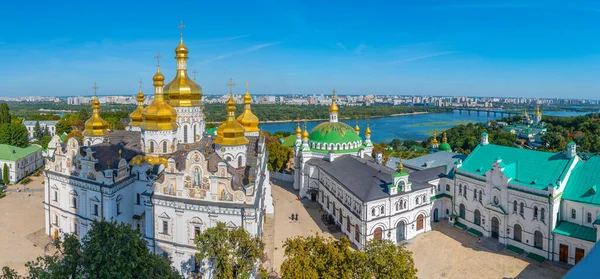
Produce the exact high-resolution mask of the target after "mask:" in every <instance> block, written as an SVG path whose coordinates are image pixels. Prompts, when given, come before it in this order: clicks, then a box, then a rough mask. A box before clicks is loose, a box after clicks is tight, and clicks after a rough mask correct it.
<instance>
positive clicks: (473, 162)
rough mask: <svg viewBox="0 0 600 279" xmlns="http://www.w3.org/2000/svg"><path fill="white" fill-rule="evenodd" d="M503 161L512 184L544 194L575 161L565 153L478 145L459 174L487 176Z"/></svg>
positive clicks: (505, 171) (505, 173) (505, 172)
mask: <svg viewBox="0 0 600 279" xmlns="http://www.w3.org/2000/svg"><path fill="white" fill-rule="evenodd" d="M499 157H501V159H502V163H503V164H504V175H506V176H507V177H509V178H511V179H512V180H511V181H510V182H511V183H514V184H519V185H523V186H527V187H531V188H534V189H540V190H541V189H545V188H546V187H548V186H549V185H556V182H557V181H559V180H561V179H562V178H563V177H564V176H563V173H566V170H567V169H568V166H569V165H570V164H571V162H572V161H573V159H569V158H567V156H566V155H565V154H563V153H550V152H542V151H535V150H528V149H520V148H513V147H506V146H500V145H494V144H487V145H478V146H477V147H476V148H475V150H473V152H471V154H470V155H469V156H468V157H467V159H465V161H464V162H463V164H462V166H461V167H460V168H459V170H461V171H464V172H468V173H471V174H475V175H480V176H484V175H485V172H487V171H488V170H490V169H491V168H492V164H493V163H494V162H496V159H497V158H499Z"/></svg>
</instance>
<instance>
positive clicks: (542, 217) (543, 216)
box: [540, 207, 546, 222]
mask: <svg viewBox="0 0 600 279" xmlns="http://www.w3.org/2000/svg"><path fill="white" fill-rule="evenodd" d="M540 220H542V222H544V221H546V209H545V208H543V207H542V212H541V214H540Z"/></svg>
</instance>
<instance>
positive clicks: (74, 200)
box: [71, 197, 77, 208]
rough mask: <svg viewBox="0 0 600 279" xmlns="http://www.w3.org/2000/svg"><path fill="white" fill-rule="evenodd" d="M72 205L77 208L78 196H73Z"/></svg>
mask: <svg viewBox="0 0 600 279" xmlns="http://www.w3.org/2000/svg"><path fill="white" fill-rule="evenodd" d="M71 206H72V207H73V208H77V198H76V197H72V198H71Z"/></svg>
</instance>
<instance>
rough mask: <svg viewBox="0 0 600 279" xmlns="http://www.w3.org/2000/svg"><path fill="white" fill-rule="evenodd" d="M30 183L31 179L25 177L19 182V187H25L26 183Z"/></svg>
mask: <svg viewBox="0 0 600 279" xmlns="http://www.w3.org/2000/svg"><path fill="white" fill-rule="evenodd" d="M29 182H31V178H29V177H25V178H23V179H22V180H21V185H25V184H27V183H29Z"/></svg>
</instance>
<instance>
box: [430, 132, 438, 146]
mask: <svg viewBox="0 0 600 279" xmlns="http://www.w3.org/2000/svg"><path fill="white" fill-rule="evenodd" d="M431 144H438V140H437V135H436V134H435V133H434V134H433V139H432V140H431Z"/></svg>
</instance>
